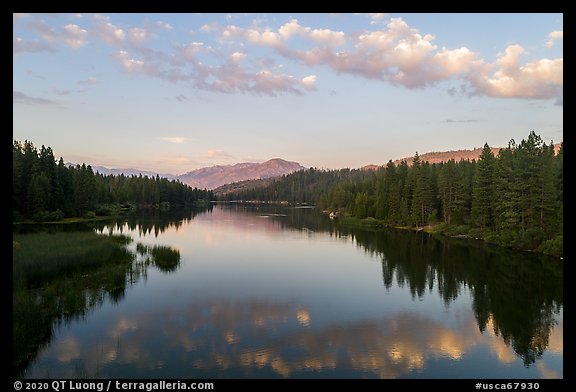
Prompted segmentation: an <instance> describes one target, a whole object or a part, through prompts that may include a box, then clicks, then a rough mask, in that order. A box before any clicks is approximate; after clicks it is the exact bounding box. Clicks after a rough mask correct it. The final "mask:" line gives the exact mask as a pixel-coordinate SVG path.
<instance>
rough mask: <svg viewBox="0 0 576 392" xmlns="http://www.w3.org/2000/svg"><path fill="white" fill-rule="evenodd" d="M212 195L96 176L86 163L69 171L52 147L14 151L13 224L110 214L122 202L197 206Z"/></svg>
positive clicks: (162, 181)
mask: <svg viewBox="0 0 576 392" xmlns="http://www.w3.org/2000/svg"><path fill="white" fill-rule="evenodd" d="M212 199H213V194H212V192H209V191H206V190H199V189H196V188H194V189H193V188H191V187H189V186H188V185H184V184H182V183H181V182H178V181H174V180H168V179H166V178H160V177H158V176H156V177H152V178H150V177H147V176H141V175H140V176H130V177H128V176H124V175H119V176H114V175H102V174H99V173H96V174H95V173H94V172H93V171H92V168H91V167H90V166H89V165H88V166H86V165H85V164H82V165H76V166H75V167H67V166H66V165H65V164H64V160H63V159H62V158H60V159H59V160H58V162H56V160H55V159H54V153H53V151H52V149H51V148H50V147H44V146H42V147H41V148H40V150H38V149H37V148H36V147H34V145H33V144H32V142H29V141H24V142H19V141H14V145H13V148H12V211H13V220H14V221H19V220H22V219H33V220H36V221H57V220H61V219H62V218H64V217H93V216H95V215H108V214H110V213H111V212H112V211H113V210H114V208H115V207H117V206H118V205H120V204H126V203H130V204H133V205H134V206H136V207H157V208H160V207H162V208H170V207H171V206H172V207H200V206H206V205H208V203H209V202H210V200H212Z"/></svg>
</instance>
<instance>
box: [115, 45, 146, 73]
mask: <svg viewBox="0 0 576 392" xmlns="http://www.w3.org/2000/svg"><path fill="white" fill-rule="evenodd" d="M114 57H116V58H117V59H118V60H119V61H120V64H121V65H122V68H124V70H125V71H127V72H139V71H142V70H144V62H143V61H142V60H135V59H132V58H129V55H128V52H126V51H124V50H120V51H118V52H116V53H114Z"/></svg>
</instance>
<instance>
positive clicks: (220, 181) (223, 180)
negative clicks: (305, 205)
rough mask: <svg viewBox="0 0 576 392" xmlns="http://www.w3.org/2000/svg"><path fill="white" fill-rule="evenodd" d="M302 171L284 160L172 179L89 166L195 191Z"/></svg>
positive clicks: (207, 170) (210, 169) (208, 169)
mask: <svg viewBox="0 0 576 392" xmlns="http://www.w3.org/2000/svg"><path fill="white" fill-rule="evenodd" d="M66 165H67V166H76V164H75V163H70V162H68V163H66ZM302 169H305V167H304V166H302V165H300V164H299V163H297V162H291V161H285V160H284V159H280V158H275V159H270V160H269V161H266V162H263V163H253V162H243V163H237V164H235V165H217V166H209V167H203V168H200V169H196V170H193V171H191V172H188V173H184V174H180V175H175V174H167V173H156V172H152V171H147V170H140V169H132V168H129V169H120V168H108V167H104V166H92V170H93V171H94V173H96V172H98V173H100V174H104V175H109V174H113V175H115V176H118V175H120V174H124V175H125V176H139V175H142V176H148V177H156V175H158V176H160V177H163V178H168V179H170V180H179V181H181V182H183V183H184V184H188V185H190V186H191V187H196V188H199V189H204V188H206V189H214V188H218V187H219V186H221V185H226V184H231V183H233V182H238V181H245V180H263V179H268V178H273V177H279V176H282V175H284V174H290V173H293V172H295V171H298V170H302Z"/></svg>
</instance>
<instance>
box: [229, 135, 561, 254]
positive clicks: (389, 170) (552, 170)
mask: <svg viewBox="0 0 576 392" xmlns="http://www.w3.org/2000/svg"><path fill="white" fill-rule="evenodd" d="M221 199H223V200H262V201H288V202H296V203H298V202H300V203H302V202H305V203H309V204H315V205H318V206H319V208H321V209H322V210H330V211H337V212H339V213H340V214H341V215H342V216H348V217H355V218H359V219H365V218H372V219H376V220H378V221H379V222H381V223H382V225H385V226H395V227H398V226H413V227H424V226H427V225H436V224H439V223H440V224H441V225H440V226H438V227H439V230H445V231H448V232H451V233H456V232H457V233H458V234H468V235H471V236H474V237H480V238H485V239H487V240H490V241H492V242H496V243H499V244H502V245H511V246H515V247H519V248H523V249H532V250H540V251H545V252H547V253H553V254H562V241H563V238H562V234H563V145H561V146H560V150H559V151H558V153H557V154H555V152H554V145H553V143H552V142H550V144H549V145H547V144H546V143H544V142H543V141H542V139H541V137H540V136H538V135H537V134H536V133H535V132H534V131H532V132H530V134H529V136H528V138H527V139H524V140H522V141H521V142H520V143H518V144H516V142H515V141H514V140H511V141H510V142H509V144H508V147H507V148H503V149H501V150H500V152H499V153H498V156H494V154H493V153H492V150H491V149H490V147H489V146H488V144H487V143H486V144H485V145H484V149H483V151H482V154H481V155H480V157H479V159H478V161H476V160H472V161H467V160H461V161H460V162H455V161H454V160H449V161H447V162H442V163H433V164H430V163H429V162H427V161H426V162H422V161H421V160H420V158H419V156H418V153H416V154H415V155H414V157H413V160H412V165H408V163H407V162H406V161H402V162H401V163H400V164H398V165H395V164H394V163H393V162H392V161H389V162H388V164H387V165H386V166H385V167H382V168H380V169H378V170H375V171H363V170H350V169H342V170H319V169H308V170H304V171H300V172H296V173H293V174H290V175H287V176H283V177H282V178H280V179H277V180H276V181H274V182H272V183H271V184H269V185H268V186H267V187H265V188H259V189H252V190H249V191H247V192H244V193H242V192H241V193H237V194H228V195H225V196H222V197H221Z"/></svg>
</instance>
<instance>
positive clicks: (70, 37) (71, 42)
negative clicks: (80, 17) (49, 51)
mask: <svg viewBox="0 0 576 392" xmlns="http://www.w3.org/2000/svg"><path fill="white" fill-rule="evenodd" d="M87 35H88V32H87V31H86V30H84V29H82V28H81V27H80V26H78V25H76V24H67V25H66V26H64V34H63V39H64V42H66V44H67V45H68V46H71V47H73V48H80V47H82V46H84V45H86V38H87Z"/></svg>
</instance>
